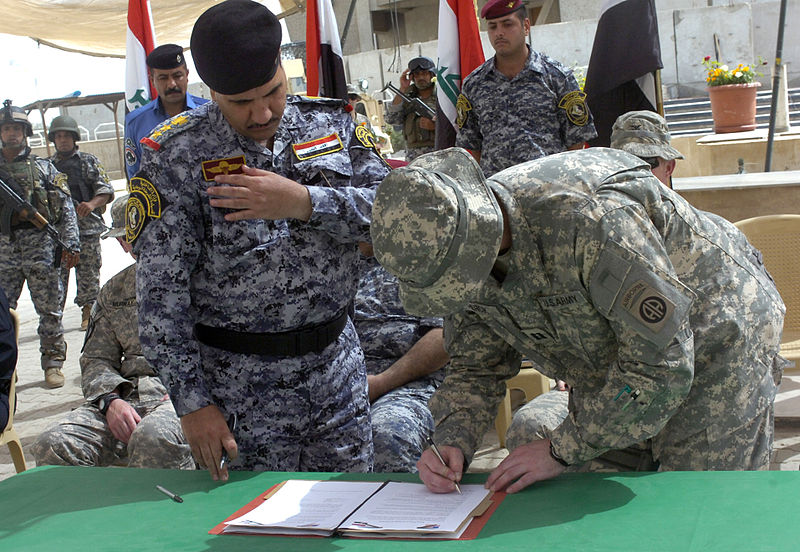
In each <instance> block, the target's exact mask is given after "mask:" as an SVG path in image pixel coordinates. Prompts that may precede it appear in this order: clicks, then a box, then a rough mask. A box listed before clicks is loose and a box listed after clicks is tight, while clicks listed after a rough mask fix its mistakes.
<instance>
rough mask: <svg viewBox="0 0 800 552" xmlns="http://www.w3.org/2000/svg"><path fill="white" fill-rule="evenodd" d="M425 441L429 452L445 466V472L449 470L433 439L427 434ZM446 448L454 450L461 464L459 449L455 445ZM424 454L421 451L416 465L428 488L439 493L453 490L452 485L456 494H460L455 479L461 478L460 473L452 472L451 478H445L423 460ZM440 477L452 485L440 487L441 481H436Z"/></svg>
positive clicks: (459, 488)
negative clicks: (452, 476) (421, 454)
mask: <svg viewBox="0 0 800 552" xmlns="http://www.w3.org/2000/svg"><path fill="white" fill-rule="evenodd" d="M427 441H428V446H429V447H430V449H431V452H433V454H434V455H435V456H436V458H437V460H438V462H439V463H440V464H441V465H442V466H444V467H445V471H446V472H449V471H451V470H450V467H449V466H448V465H447V462H446V461H445V459H444V457H443V456H442V453H441V452H440V451H439V447H437V446H436V443H434V442H433V439H432V438H431V437H430V436H429V437H428V439H427ZM447 449H452V450H454V451H456V455H457V456H461V462H462V464H463V456H462V455H461V451H460V450H459V449H457V448H455V447H447ZM424 456H425V454H424V453H423V458H420V461H419V462H418V463H417V467H418V468H419V473H420V478H421V479H422V480H423V482H424V483H425V485H426V486H427V487H428V489H430V490H431V491H433V492H439V493H441V492H450V491H452V490H453V487H455V489H456V491H458V494H461V487H459V486H458V481H457V480H458V479H460V478H461V474H460V473H454V478H453V479H449V478H445V475H444V474H441V473H440V470H435V469H433V468H432V467H431V466H430V465H429V464H428V463H427V462H425V461H424ZM448 456H449V454H448ZM456 460H457V458H456ZM431 476H433V477H431ZM442 478H445V479H446V480H447V481H448V483H450V485H452V486H450V485H448V486H447V487H442V486H441V482H440V481H437V480H441V479H442Z"/></svg>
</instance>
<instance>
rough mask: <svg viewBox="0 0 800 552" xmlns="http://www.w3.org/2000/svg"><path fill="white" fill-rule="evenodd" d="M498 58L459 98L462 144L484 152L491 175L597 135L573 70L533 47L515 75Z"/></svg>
mask: <svg viewBox="0 0 800 552" xmlns="http://www.w3.org/2000/svg"><path fill="white" fill-rule="evenodd" d="M494 63H495V60H494V57H492V58H491V59H489V60H487V61H485V62H484V63H483V64H482V65H481V66H480V67H478V68H477V69H475V70H474V71H472V73H470V74H469V76H468V77H467V78H466V79H465V80H464V85H463V87H462V89H461V94H460V95H459V97H458V101H457V102H456V108H457V112H458V116H457V119H456V124H457V126H458V133H457V135H456V146H458V147H462V148H464V149H467V150H470V151H475V152H480V154H481V158H480V165H481V169H483V174H485V175H486V176H487V177H488V176H491V175H493V174H494V173H496V172H498V171H501V170H503V169H505V168H508V167H511V166H513V165H516V164H518V163H522V162H524V161H530V160H532V159H538V158H539V157H543V156H545V155H550V154H552V153H558V152H561V151H565V150H566V149H567V148H569V147H570V146H572V145H573V144H579V143H581V142H584V141H586V140H590V139H592V138H594V137H595V136H596V135H597V132H595V129H594V124H593V123H592V116H591V114H590V113H589V110H588V108H587V107H586V104H585V102H584V99H585V94H584V93H583V92H581V90H580V88H579V87H578V83H577V81H576V80H575V77H574V76H573V75H572V71H570V70H569V69H566V68H565V67H564V66H563V65H561V64H560V63H559V62H557V61H556V60H554V59H551V58H549V57H548V56H546V55H544V54H541V53H539V52H536V51H535V50H533V49H531V48H529V49H528V62H527V64H526V65H525V67H524V68H523V69H522V71H520V72H519V74H517V75H516V76H515V77H514V78H513V79H510V80H509V79H508V77H506V76H505V75H503V74H502V73H500V71H498V70H497V68H496V67H495V64H494Z"/></svg>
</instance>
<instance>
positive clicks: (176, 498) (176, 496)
mask: <svg viewBox="0 0 800 552" xmlns="http://www.w3.org/2000/svg"><path fill="white" fill-rule="evenodd" d="M156 489H157V490H159V491H161V492H162V493H164V494H165V495H167V496H168V497H170V498H171V499H172V500H174V501H175V502H183V499H182V498H181V497H179V496H178V495H176V494H175V493H173V492H172V491H170V490H167V489H165V488H164V487H162V486H161V485H156Z"/></svg>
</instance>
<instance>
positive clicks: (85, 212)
mask: <svg viewBox="0 0 800 552" xmlns="http://www.w3.org/2000/svg"><path fill="white" fill-rule="evenodd" d="M75 212H76V213H78V216H79V217H81V218H84V217H88V216H89V214H90V213H91V212H92V206H91V205H89V204H88V203H87V202H85V201H82V202H81V203H78V204H77V205H76V206H75Z"/></svg>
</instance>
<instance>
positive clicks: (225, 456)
mask: <svg viewBox="0 0 800 552" xmlns="http://www.w3.org/2000/svg"><path fill="white" fill-rule="evenodd" d="M238 421H239V418H238V416H236V412H234V413H233V414H231V417H230V418H228V429H230V430H231V433H233V432H234V431H236V423H237V422H238ZM230 460H231V459H230V457H229V456H228V451H227V450H225V449H222V459H221V460H220V461H219V469H222V468H224V467H225V464H227V463H228V462H230Z"/></svg>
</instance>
